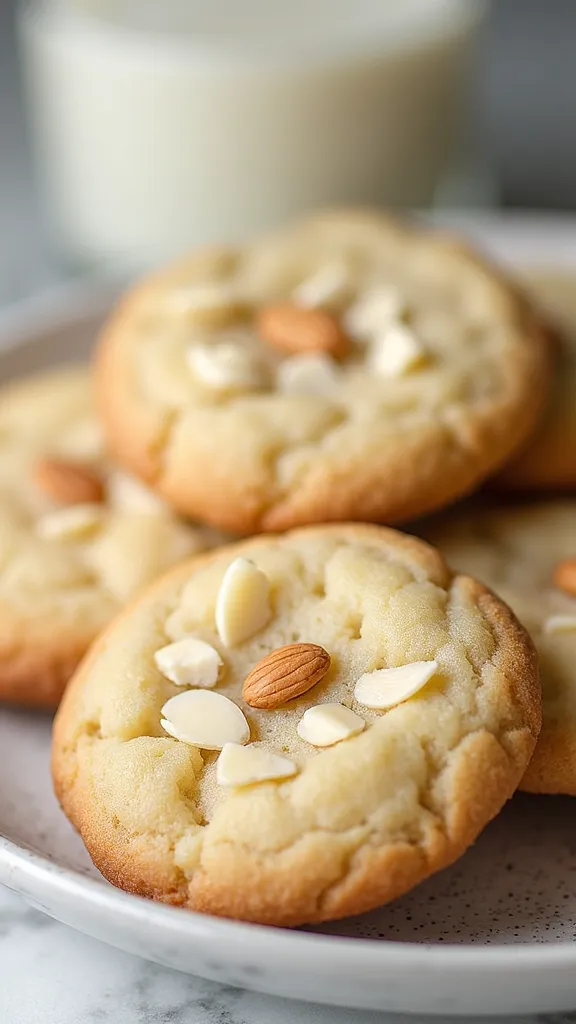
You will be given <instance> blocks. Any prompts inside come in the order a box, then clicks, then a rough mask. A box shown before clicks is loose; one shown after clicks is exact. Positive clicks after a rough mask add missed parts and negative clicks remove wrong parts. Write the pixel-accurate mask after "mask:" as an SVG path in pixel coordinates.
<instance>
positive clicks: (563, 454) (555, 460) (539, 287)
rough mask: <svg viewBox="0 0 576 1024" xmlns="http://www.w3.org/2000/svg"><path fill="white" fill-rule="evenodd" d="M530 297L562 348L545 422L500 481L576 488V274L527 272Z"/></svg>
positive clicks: (545, 488)
mask: <svg viewBox="0 0 576 1024" xmlns="http://www.w3.org/2000/svg"><path fill="white" fill-rule="evenodd" d="M522 281H523V284H524V285H525V286H526V289H527V291H528V294H529V295H530V297H531V298H533V299H534V301H535V302H536V304H537V305H538V306H539V307H540V308H541V309H542V312H543V313H544V315H545V316H546V317H547V318H548V320H549V323H550V330H551V336H550V339H551V343H552V345H553V346H554V348H555V349H556V350H557V352H556V355H557V365H556V369H555V371H554V376H553V380H552V390H551V394H550V398H549V400H548V404H547V406H546V410H545V413H544V418H543V420H542V423H541V424H540V425H539V426H538V428H537V430H536V433H535V435H534V438H533V440H532V441H530V442H529V444H528V446H527V447H525V448H524V449H523V450H522V452H521V453H520V455H518V456H517V457H516V458H514V459H512V461H511V462H510V463H508V464H507V465H506V466H505V467H504V470H503V472H502V473H501V475H500V476H499V477H498V485H499V486H502V487H506V488H507V489H509V490H511V491H518V492H519V491H541V492H553V491H562V490H570V491H574V490H575V489H576V274H574V273H573V272H572V273H569V272H567V271H561V270H556V271H554V270H547V271H544V270H541V271H536V270H533V271H530V272H524V275H523V277H522Z"/></svg>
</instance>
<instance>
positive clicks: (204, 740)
mask: <svg viewBox="0 0 576 1024" xmlns="http://www.w3.org/2000/svg"><path fill="white" fill-rule="evenodd" d="M162 715H163V718H162V720H161V723H160V724H161V725H162V728H163V729H164V730H165V731H166V732H167V733H168V734H169V735H170V736H173V737H174V739H176V740H181V741H182V743H190V744H191V745H192V746H193V747H199V748H200V749H201V750H221V749H222V747H223V746H224V745H225V744H226V743H241V744H243V743H248V742H249V740H250V726H249V725H248V722H247V721H246V718H245V717H244V714H243V712H242V711H241V710H240V708H239V707H238V705H237V704H234V702H233V701H231V700H229V698H228V697H225V696H224V695H223V694H222V693H215V692H214V691H213V690H186V691H185V692H184V693H178V694H177V695H176V696H175V697H170V700H167V701H166V703H165V705H164V707H163V708H162Z"/></svg>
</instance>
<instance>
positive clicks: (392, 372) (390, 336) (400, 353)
mask: <svg viewBox="0 0 576 1024" xmlns="http://www.w3.org/2000/svg"><path fill="white" fill-rule="evenodd" d="M425 355H426V352H425V349H424V348H423V346H422V345H421V344H420V342H419V341H418V339H417V338H416V336H415V335H414V333H413V332H412V331H411V330H410V329H409V328H408V327H406V326H405V325H404V324H392V325H391V326H390V327H389V328H388V329H387V330H386V331H384V332H383V333H382V334H381V335H379V336H378V337H376V338H375V339H374V341H373V343H372V345H371V346H370V351H369V354H368V365H369V367H370V369H372V370H374V371H375V373H378V374H380V376H382V377H401V376H402V375H403V374H405V373H408V372H409V371H410V370H413V369H414V367H416V366H418V364H419V363H421V362H422V361H423V359H424V357H425Z"/></svg>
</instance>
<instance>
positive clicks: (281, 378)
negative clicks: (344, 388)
mask: <svg viewBox="0 0 576 1024" xmlns="http://www.w3.org/2000/svg"><path fill="white" fill-rule="evenodd" d="M337 384H338V368H337V366H336V363H335V362H334V360H333V359H331V358H330V356H327V355H325V354H324V353H322V352H310V353H307V354H305V355H301V356H291V357H290V358H289V359H285V360H284V361H283V362H282V363H280V366H279V367H278V372H277V375H276V386H277V388H278V390H279V391H282V392H284V394H287V395H331V394H332V393H333V392H334V389H335V388H336V386H337Z"/></svg>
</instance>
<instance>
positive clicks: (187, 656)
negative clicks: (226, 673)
mask: <svg viewBox="0 0 576 1024" xmlns="http://www.w3.org/2000/svg"><path fill="white" fill-rule="evenodd" d="M154 661H155V663H156V667H157V668H158V669H159V670H160V672H161V673H162V675H163V676H166V679H169V680H170V682H171V683H175V684H176V686H199V687H205V688H208V689H209V688H210V687H212V686H216V683H217V682H218V676H219V674H220V669H221V667H222V664H223V662H222V658H221V657H220V655H219V654H218V651H217V650H216V649H215V648H214V647H212V645H211V644H207V643H205V642H204V640H198V639H197V638H196V637H194V636H185V637H183V638H182V639H181V640H175V641H174V643H173V644H167V645H166V647H161V648H160V650H158V651H156V653H155V654H154Z"/></svg>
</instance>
